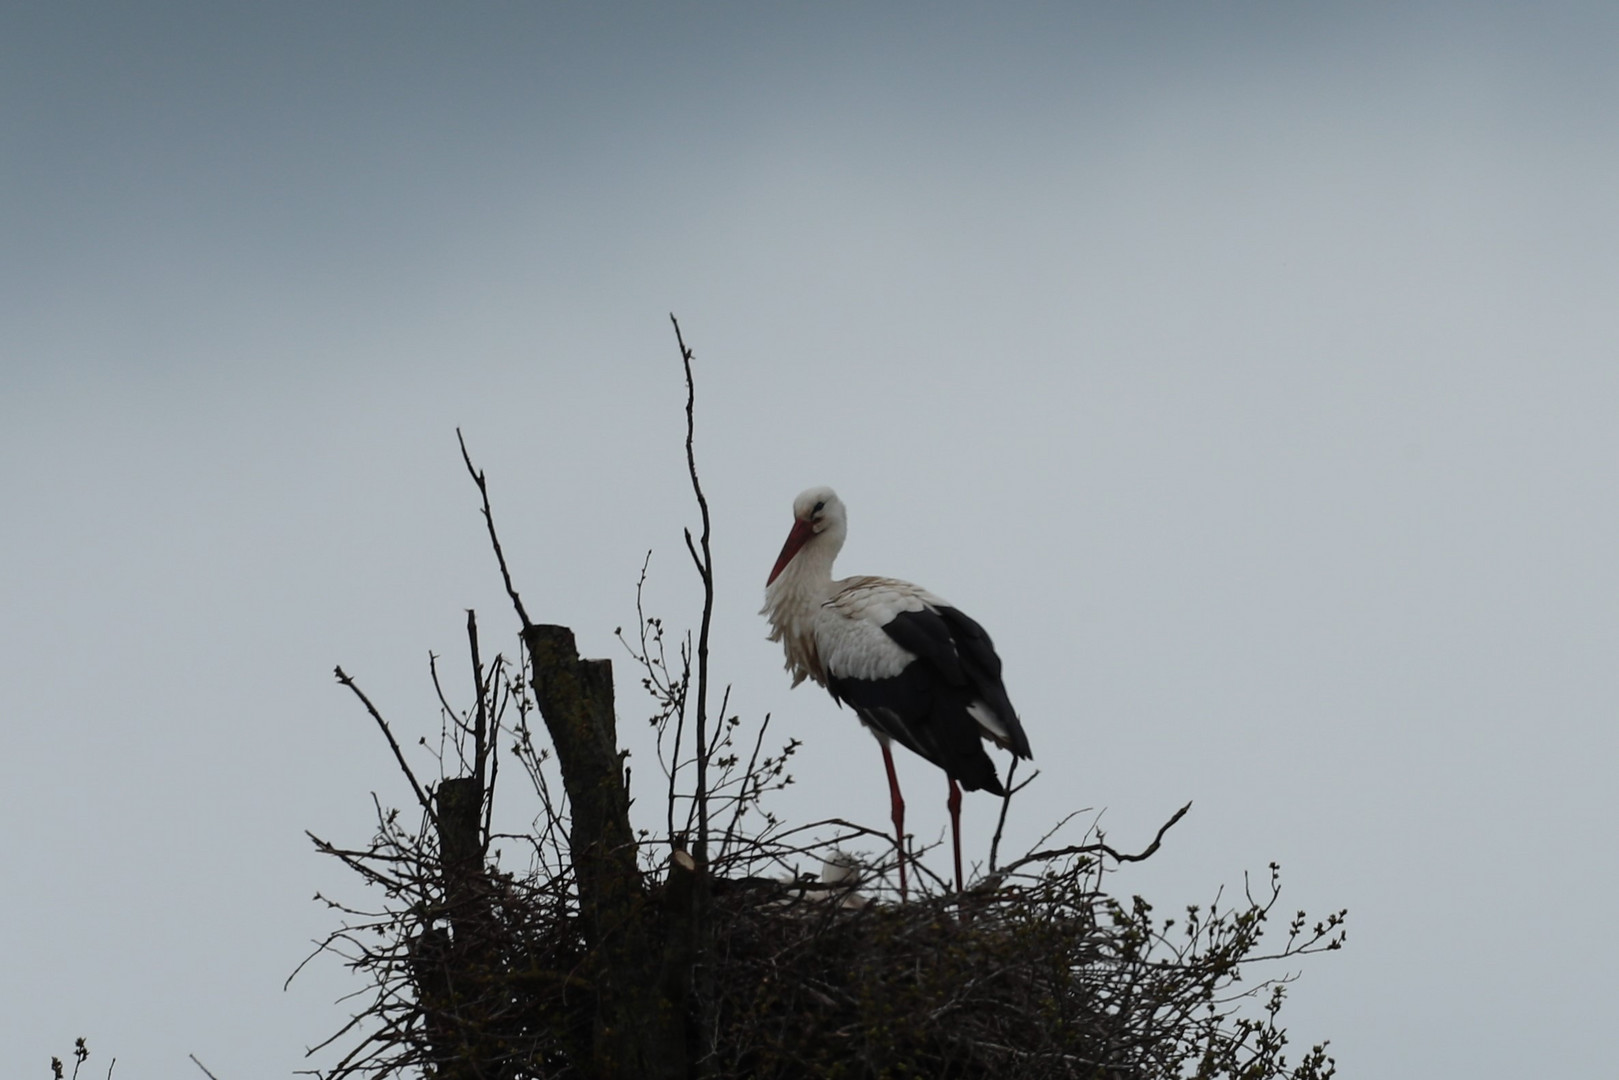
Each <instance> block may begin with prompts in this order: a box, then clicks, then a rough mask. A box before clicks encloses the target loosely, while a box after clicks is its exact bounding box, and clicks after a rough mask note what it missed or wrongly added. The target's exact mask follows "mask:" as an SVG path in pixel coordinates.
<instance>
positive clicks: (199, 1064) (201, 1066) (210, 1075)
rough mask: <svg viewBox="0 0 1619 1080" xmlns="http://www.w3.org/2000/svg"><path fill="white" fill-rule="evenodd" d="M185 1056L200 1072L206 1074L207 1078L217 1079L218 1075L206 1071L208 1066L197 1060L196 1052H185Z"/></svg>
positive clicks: (209, 1079) (210, 1079)
mask: <svg viewBox="0 0 1619 1080" xmlns="http://www.w3.org/2000/svg"><path fill="white" fill-rule="evenodd" d="M186 1057H188V1058H190V1059H191V1062H192V1064H194V1065H196V1067H197V1068H199V1069H201V1070H202V1074H203V1075H204V1076H206V1077H207V1078H208V1080H219V1077H217V1076H215V1075H214V1074H213V1073H211V1072H209V1071H208V1066H206V1065H204V1064H203V1063H202V1062H200V1061H198V1060H197V1055H196V1054H187V1055H186Z"/></svg>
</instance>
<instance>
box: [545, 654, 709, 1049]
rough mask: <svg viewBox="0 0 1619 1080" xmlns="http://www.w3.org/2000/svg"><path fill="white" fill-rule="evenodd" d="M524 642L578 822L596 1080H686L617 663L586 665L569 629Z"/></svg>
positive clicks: (575, 844) (573, 842) (576, 852)
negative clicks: (622, 717)
mask: <svg viewBox="0 0 1619 1080" xmlns="http://www.w3.org/2000/svg"><path fill="white" fill-rule="evenodd" d="M523 644H524V645H525V646H526V647H527V649H528V652H529V656H530V658H531V659H532V660H533V662H534V674H533V679H532V682H533V687H534V697H535V700H536V702H537V703H538V704H539V707H540V716H541V717H542V718H543V719H544V720H545V727H546V730H547V731H549V732H550V734H551V742H552V745H553V746H555V747H556V753H557V764H558V765H559V766H560V768H561V770H562V783H563V786H564V787H566V788H567V791H568V802H569V806H570V810H571V815H572V821H571V822H570V826H569V848H570V851H571V855H572V860H573V870H574V878H575V881H576V882H577V884H578V889H579V913H580V916H581V917H582V922H583V924H584V936H585V941H586V944H587V946H588V947H589V949H590V962H589V974H590V976H591V982H592V984H593V987H594V990H595V996H596V1008H595V1021H594V1031H593V1033H592V1040H591V1041H592V1057H593V1063H594V1070H593V1071H594V1074H595V1075H597V1076H601V1077H614V1078H622V1080H630V1078H632V1077H633V1078H641V1077H647V1078H665V1077H666V1078H670V1080H674V1078H677V1077H684V1076H685V1075H686V1061H687V1052H686V1045H685V1031H684V1017H683V1015H682V1014H681V1011H680V1009H679V1007H678V999H677V1000H676V1001H674V1002H671V1001H670V1000H669V999H668V998H667V997H666V996H665V994H664V993H663V992H662V991H663V988H664V987H665V986H668V985H671V983H675V984H679V983H681V982H683V981H684V980H683V979H681V978H680V977H679V976H678V975H675V976H673V977H671V973H669V972H665V971H660V967H661V966H662V964H661V961H662V960H663V959H664V958H663V952H664V950H663V949H662V948H657V947H655V945H654V943H655V942H656V935H655V930H654V927H655V923H656V908H655V906H654V905H653V904H651V903H650V901H649V898H648V896H647V892H646V888H645V883H644V882H643V881H642V878H641V872H640V868H639V867H638V866H637V864H636V845H635V835H634V833H633V831H632V830H631V828H630V809H629V795H628V793H627V792H626V791H625V788H624V770H623V767H622V759H621V757H620V755H619V750H618V740H617V730H616V724H615V722H614V718H613V665H612V663H611V662H610V661H607V660H581V659H580V658H579V650H578V647H577V646H576V645H575V644H574V637H573V631H572V630H570V629H568V628H567V627H566V626H528V627H525V628H524V629H523ZM676 959H677V960H678V959H679V957H678V955H677V957H676Z"/></svg>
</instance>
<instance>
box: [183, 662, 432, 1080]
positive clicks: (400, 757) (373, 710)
mask: <svg viewBox="0 0 1619 1080" xmlns="http://www.w3.org/2000/svg"><path fill="white" fill-rule="evenodd" d="M332 670H333V671H334V672H335V673H336V674H337V681H338V682H340V683H342V684H343V685H344V686H346V687H348V688H349V689H350V690H352V691H354V696H355V697H357V698H359V699H360V702H361V703H362V704H363V705H365V709H366V712H369V713H370V714H371V718H372V719H373V720H375V721H376V722H377V726H378V727H380V728H381V729H382V734H383V736H384V737H385V738H387V740H388V745H389V746H391V747H393V752H394V760H396V761H398V762H399V767H400V768H401V769H402V770H404V773H405V779H407V780H409V781H410V787H411V790H412V791H414V792H416V801H417V802H419V803H421V804H422V809H423V810H425V811H427V816H428V817H429V818H432V819H433V820H434V821H437V820H438V818H437V817H436V816H434V814H433V804H432V803H431V802H429V801H428V798H427V793H426V792H425V791H423V790H422V785H420V784H418V783H417V782H416V774H415V773H413V772H411V771H410V765H409V763H407V762H406V761H405V754H404V751H402V750H400V749H399V742H398V740H396V739H395V738H394V733H393V730H392V729H391V728H389V727H388V721H386V720H384V719H383V718H382V714H381V713H379V712H378V711H377V707H376V706H375V705H373V704H371V699H370V698H368V697H366V696H365V691H363V690H361V689H360V688H359V687H358V686H356V685H354V680H353V679H351V678H349V677H348V675H347V674H346V673H344V671H343V668H342V667H341V665H340V666H338V667H336V668H333V669H332ZM203 1071H204V1072H206V1071H207V1070H203Z"/></svg>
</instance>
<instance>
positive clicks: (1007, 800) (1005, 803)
mask: <svg viewBox="0 0 1619 1080" xmlns="http://www.w3.org/2000/svg"><path fill="white" fill-rule="evenodd" d="M1017 763H1018V757H1017V755H1016V754H1013V755H1012V764H1011V765H1008V766H1007V768H1006V794H1005V795H1003V796H1001V813H1000V816H999V817H997V818H996V819H995V836H994V838H993V839H992V840H990V842H989V872H990V873H992V874H993V873H994V872H995V856H996V855H997V854H999V852H1000V850H1001V833H1002V832H1003V831H1005V829H1006V812H1007V810H1009V809H1011V806H1012V796H1013V795H1016V794H1017V793H1018V789H1017V788H1016V787H1014V786H1013V785H1012V777H1013V776H1015V775H1017Z"/></svg>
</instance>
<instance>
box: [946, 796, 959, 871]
mask: <svg viewBox="0 0 1619 1080" xmlns="http://www.w3.org/2000/svg"><path fill="white" fill-rule="evenodd" d="M945 806H947V807H949V808H950V841H951V843H952V844H954V845H955V855H956V891H957V892H961V788H960V786H959V785H957V783H956V778H955V777H953V776H952V777H951V778H950V797H949V798H948V799H946V800H945Z"/></svg>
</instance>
